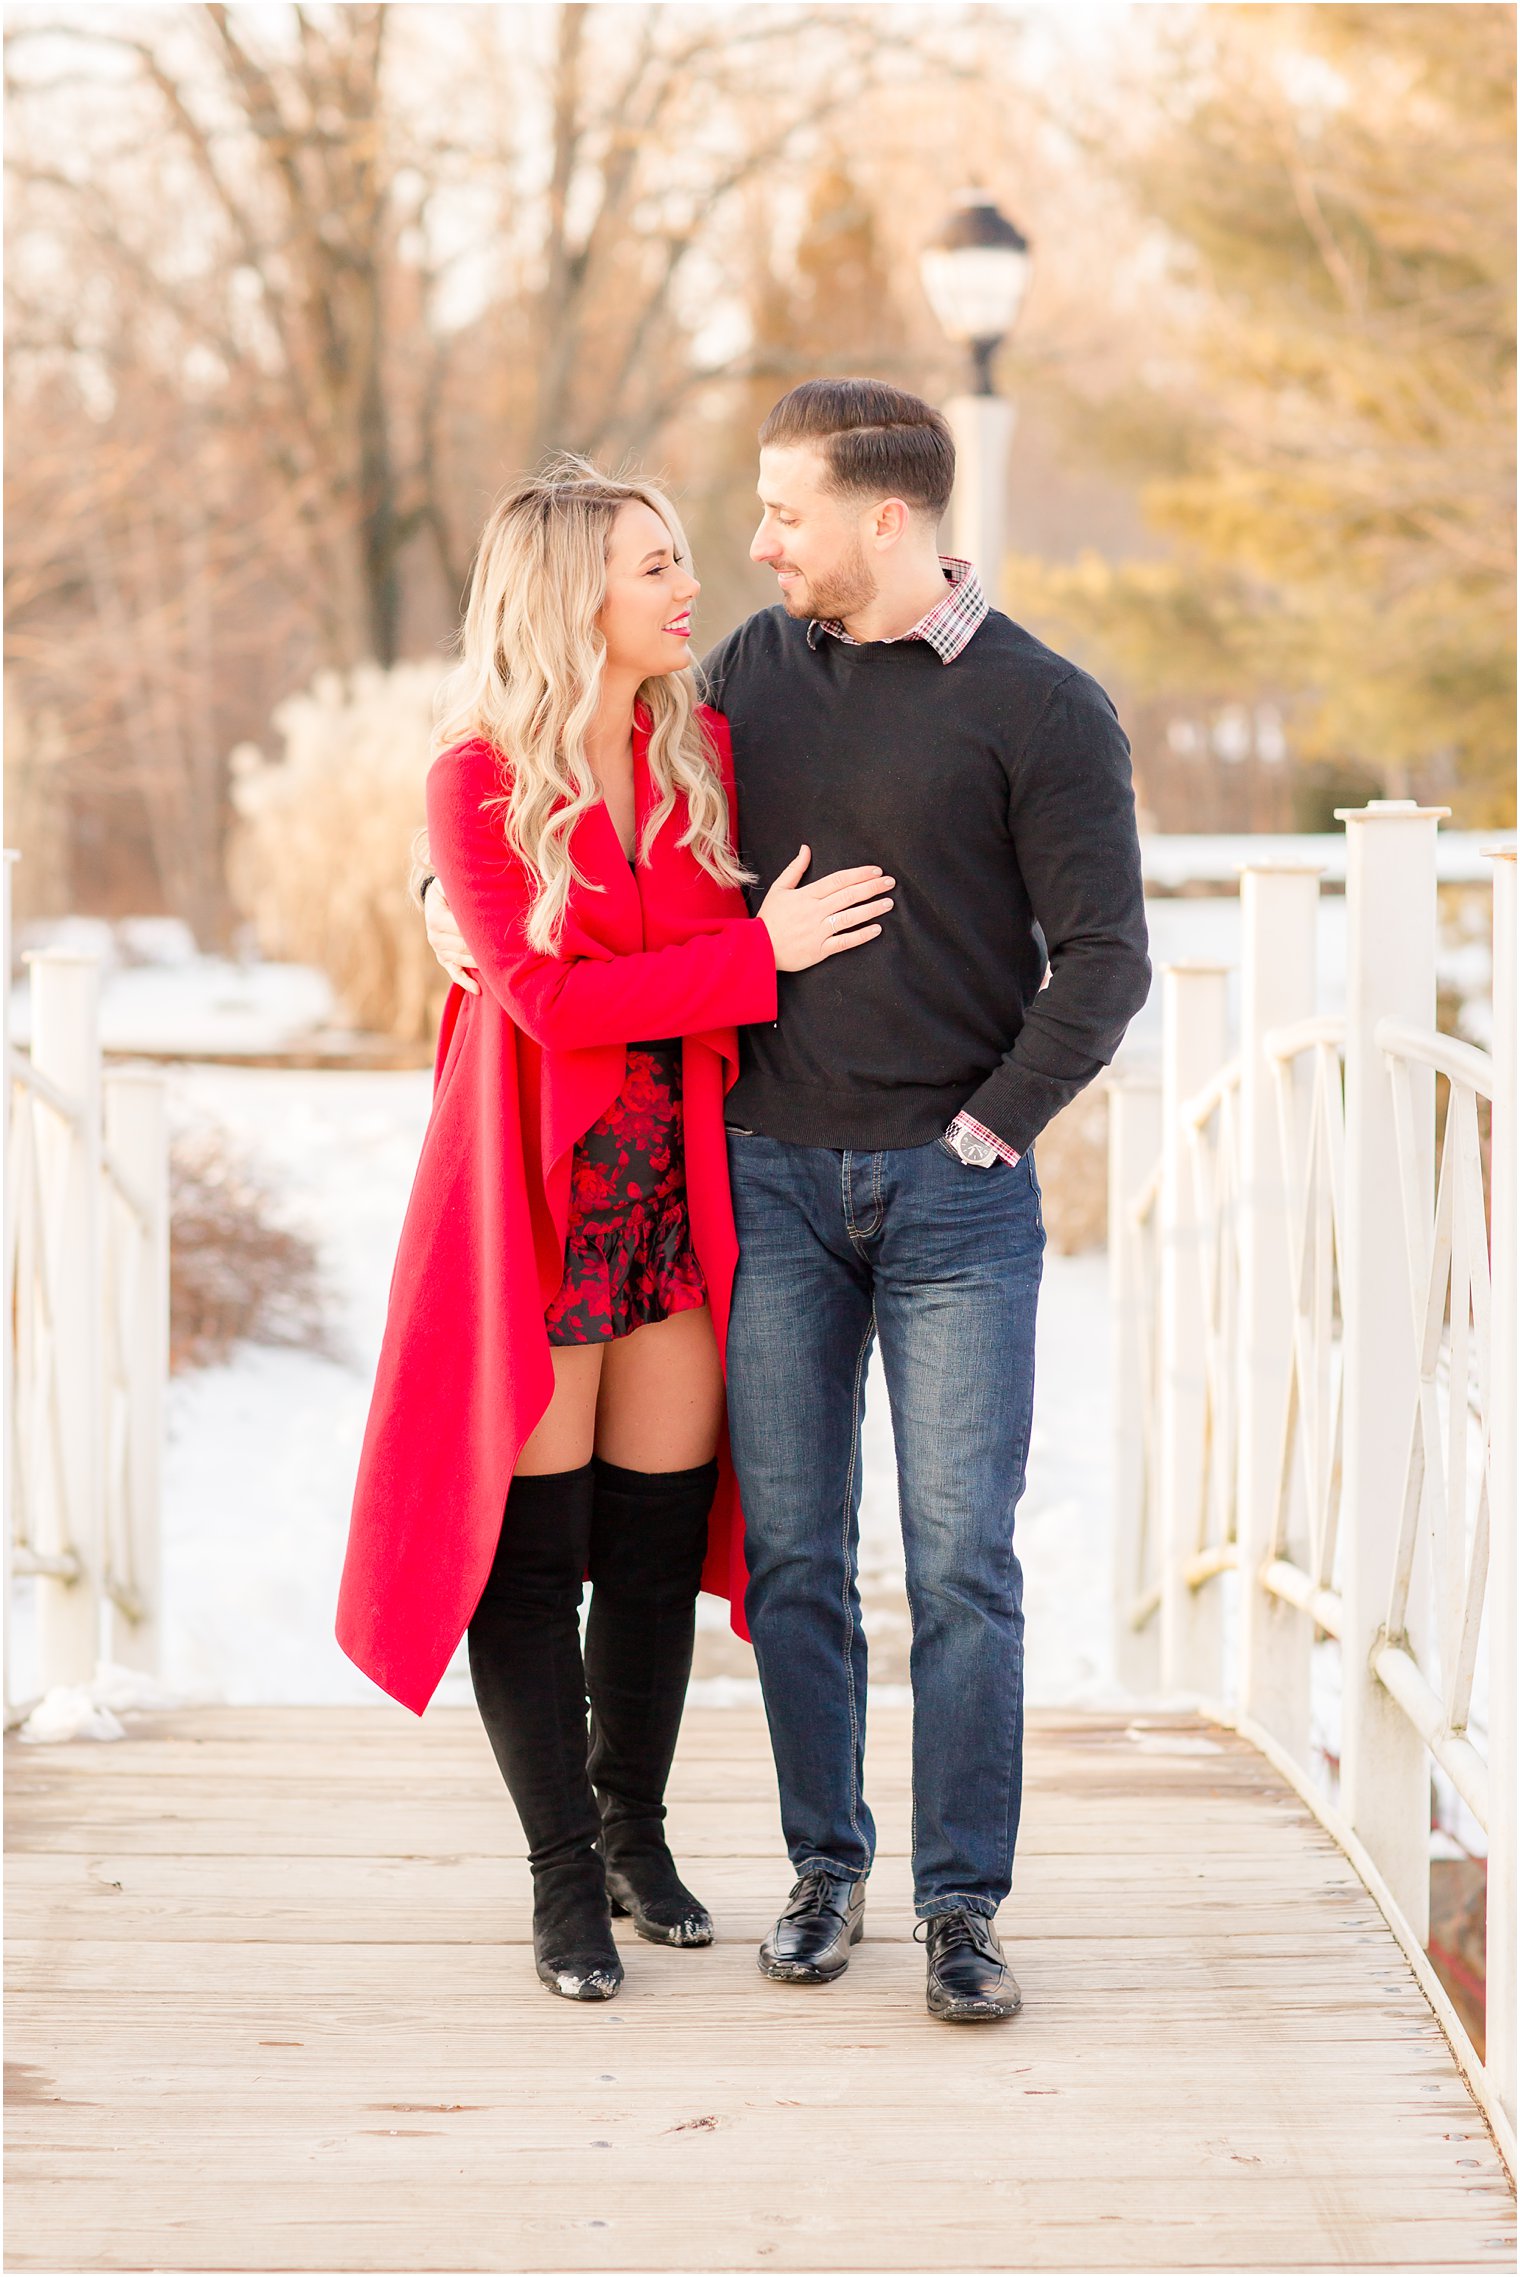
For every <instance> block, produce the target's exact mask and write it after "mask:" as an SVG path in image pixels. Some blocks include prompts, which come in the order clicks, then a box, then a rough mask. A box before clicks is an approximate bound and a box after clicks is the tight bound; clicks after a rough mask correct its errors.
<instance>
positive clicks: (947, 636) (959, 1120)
mask: <svg viewBox="0 0 1520 2277" xmlns="http://www.w3.org/2000/svg"><path fill="white" fill-rule="evenodd" d="M939 565H940V568H941V569H942V570H943V571H944V573H945V580H946V583H947V584H948V585H949V588H950V590H949V592H948V593H947V594H946V595H945V598H944V599H943V601H936V602H935V604H934V606H933V608H932V609H930V610H928V611H927V613H926V614H925V615H923V616H921V617H920V618H919V620H918V623H917V624H916V625H913V626H911V627H910V628H909V630H908V631H907V632H905V633H899V634H898V636H897V637H898V639H899V640H926V641H927V642H928V643H929V646H930V647H931V648H932V649H933V650H934V652H935V654H936V655H937V656H938V658H939V660H940V662H941V664H953V663H954V662H955V660H956V658H957V657H958V656H959V655H960V652H961V650H962V649H963V648H964V647H965V645H966V643H967V641H968V640H970V638H971V636H972V634H973V633H974V632H975V631H976V630H977V627H978V626H979V625H981V624H982V623H984V622H985V620H986V616H987V609H988V601H987V596H986V594H985V593H984V592H983V591H982V581H981V579H980V578H979V577H978V576H977V574H976V571H975V570H974V569H973V568H972V566H971V564H970V562H969V561H962V560H960V559H959V557H958V556H957V555H955V554H953V553H942V554H941V555H940V557H939ZM823 633H829V634H831V635H832V637H833V638H834V639H835V640H842V641H843V642H844V644H845V646H846V648H860V647H862V646H863V645H864V643H863V642H861V641H858V640H856V638H855V636H854V634H853V633H847V632H846V631H845V629H844V626H843V625H842V624H841V623H840V621H839V619H838V618H837V617H814V619H813V620H812V622H811V624H810V625H809V626H808V629H807V637H808V646H809V648H816V647H817V646H818V641H819V637H820V635H821V634H823ZM950 1128H951V1129H952V1130H962V1131H966V1132H969V1134H970V1135H971V1137H972V1138H979V1139H982V1140H984V1141H985V1142H986V1144H987V1145H988V1146H990V1147H992V1148H993V1149H994V1151H995V1152H996V1153H998V1154H1000V1155H1001V1156H1002V1158H1003V1160H1004V1161H1005V1162H1017V1161H1018V1159H1019V1158H1018V1155H1017V1153H1016V1152H1015V1151H1014V1149H1013V1148H1012V1147H1011V1146H1010V1145H1009V1144H1008V1142H1007V1140H1006V1139H1000V1138H999V1137H998V1135H997V1133H996V1131H989V1130H988V1129H987V1127H986V1125H985V1124H984V1123H979V1122H977V1121H976V1120H975V1119H974V1117H972V1116H970V1115H968V1114H966V1113H965V1111H964V1109H963V1110H962V1112H961V1113H960V1114H958V1115H957V1116H956V1117H955V1118H954V1120H953V1122H952V1123H951V1125H950Z"/></svg>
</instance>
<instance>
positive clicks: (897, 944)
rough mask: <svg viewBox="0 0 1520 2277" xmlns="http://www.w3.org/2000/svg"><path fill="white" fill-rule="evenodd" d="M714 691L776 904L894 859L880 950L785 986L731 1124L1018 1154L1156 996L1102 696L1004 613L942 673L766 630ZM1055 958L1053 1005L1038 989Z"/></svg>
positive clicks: (748, 1049)
mask: <svg viewBox="0 0 1520 2277" xmlns="http://www.w3.org/2000/svg"><path fill="white" fill-rule="evenodd" d="M704 671H705V673H706V676H707V681H708V685H709V688H710V691H711V700H712V702H713V703H714V704H715V705H716V706H717V707H718V708H719V710H721V711H722V712H723V713H724V714H725V715H726V717H727V719H728V721H729V724H730V726H731V728H732V730H733V742H734V764H735V771H736V779H737V789H738V803H739V830H740V845H741V850H742V852H743V855H744V859H745V861H746V863H747V864H748V866H749V867H750V868H751V869H753V870H754V871H755V872H756V874H757V876H758V878H759V881H760V882H759V885H758V887H755V888H752V889H751V895H750V901H751V907H752V908H758V907H759V903H760V899H761V897H762V895H763V894H764V891H765V889H766V888H767V887H768V886H769V885H770V883H771V881H772V880H773V879H774V878H775V876H776V874H777V872H778V871H779V870H781V869H782V868H784V867H785V865H786V863H787V862H789V861H790V860H791V858H792V856H793V855H794V854H795V853H796V851H797V849H798V847H799V846H800V845H803V844H806V845H808V846H810V847H811V848H812V856H813V859H812V867H811V869H810V870H809V872H808V877H809V878H820V877H822V876H824V875H825V873H826V872H828V871H830V870H836V869H845V868H849V867H853V866H854V865H855V864H857V863H862V862H879V863H880V864H881V865H882V867H883V869H884V870H886V871H887V872H888V873H889V874H890V875H891V876H893V877H895V878H896V880H897V885H896V888H895V891H894V895H893V899H894V901H895V903H896V906H895V908H893V909H892V910H891V911H890V912H889V913H888V914H887V916H886V917H885V918H884V919H883V920H882V930H881V933H880V935H879V937H878V938H877V939H876V940H874V941H869V942H867V943H866V944H865V946H864V947H863V948H858V949H846V950H842V951H840V952H839V954H837V955H836V956H832V957H826V958H825V959H824V961H823V962H822V963H821V964H818V965H814V966H812V967H811V968H810V969H809V970H808V971H807V972H797V973H783V974H782V975H781V983H780V995H779V999H778V1014H779V1017H778V1019H777V1021H776V1022H775V1024H774V1025H773V1026H763V1027H759V1026H757V1027H751V1028H746V1029H745V1030H743V1031H742V1035H741V1054H742V1059H741V1069H740V1076H739V1081H738V1083H737V1084H736V1085H735V1087H734V1089H733V1090H732V1091H731V1092H730V1093H729V1095H728V1099H727V1102H726V1108H725V1112H726V1114H727V1118H728V1120H729V1121H730V1122H731V1123H736V1124H739V1125H740V1126H742V1127H744V1128H746V1129H749V1130H754V1131H760V1132H763V1133H765V1134H766V1135H767V1136H768V1137H771V1138H776V1139H786V1140H789V1141H791V1142H793V1143H794V1144H797V1145H803V1146H827V1147H864V1148H876V1147H893V1146H922V1145H925V1144H926V1143H927V1142H928V1141H929V1140H931V1139H933V1138H935V1137H937V1136H938V1134H939V1133H940V1132H941V1131H942V1130H943V1129H944V1127H945V1125H946V1124H947V1123H948V1122H949V1121H950V1119H951V1117H952V1116H953V1115H955V1114H956V1113H957V1112H959V1110H960V1109H961V1108H965V1109H966V1110H967V1111H968V1112H969V1113H970V1114H972V1115H974V1116H975V1117H976V1119H977V1121H978V1122H980V1123H984V1124H985V1125H986V1126H987V1128H988V1129H989V1130H992V1131H995V1132H996V1133H997V1135H998V1137H999V1138H1002V1139H1004V1140H1006V1141H1007V1142H1008V1144H1009V1145H1010V1146H1013V1147H1016V1148H1017V1149H1018V1150H1019V1151H1020V1152H1022V1151H1023V1149H1024V1148H1025V1147H1027V1146H1028V1145H1029V1144H1030V1143H1031V1141H1032V1140H1033V1139H1034V1138H1035V1136H1036V1135H1037V1133H1038V1132H1039V1131H1041V1130H1042V1129H1043V1128H1044V1126H1045V1124H1046V1123H1047V1122H1049V1120H1050V1118H1051V1116H1052V1115H1053V1114H1054V1113H1055V1112H1056V1110H1057V1109H1058V1108H1059V1107H1063V1106H1064V1105H1065V1104H1066V1102H1067V1101H1068V1100H1069V1099H1072V1098H1074V1097H1075V1096H1076V1094H1077V1093H1078V1092H1079V1091H1080V1090H1081V1089H1082V1088H1083V1086H1084V1085H1085V1084H1087V1083H1090V1082H1091V1081H1092V1078H1093V1077H1094V1076H1095V1075H1096V1074H1097V1072H1098V1070H1099V1069H1100V1068H1101V1067H1103V1066H1105V1065H1106V1064H1107V1062H1108V1061H1109V1060H1110V1059H1111V1058H1112V1057H1113V1054H1114V1052H1115V1050H1116V1049H1117V1047H1118V1044H1119V1041H1120V1038H1121V1037H1122V1036H1123V1034H1124V1030H1125V1028H1126V1026H1127V1025H1128V1023H1129V1021H1130V1020H1131V1019H1132V1018H1133V1016H1134V1014H1135V1013H1136V1012H1137V1011H1138V1010H1139V1009H1140V1006H1141V1005H1142V1004H1143V1003H1144V1002H1145V997H1146V992H1147V989H1148V987H1149V984H1150V964H1149V961H1148V959H1147V956H1146V931H1145V911H1144V906H1143V902H1142V898H1141V884H1140V847H1139V841H1138V839H1137V836H1136V832H1135V807H1134V795H1133V792H1132V790H1131V786H1130V769H1129V745H1128V743H1127V742H1126V740H1125V737H1124V733H1123V731H1122V729H1121V728H1120V726H1119V722H1118V720H1117V718H1116V717H1115V714H1114V709H1113V706H1112V704H1110V702H1109V700H1108V698H1107V696H1105V695H1104V693H1103V690H1102V689H1101V688H1100V687H1099V686H1098V684H1097V682H1096V681H1095V680H1092V679H1089V677H1088V676H1087V674H1086V673H1085V672H1081V671H1079V670H1077V668H1076V667H1075V666H1074V665H1072V664H1069V663H1068V662H1067V661H1066V660H1065V659H1064V658H1063V657H1060V656H1057V655H1055V654H1054V653H1053V651H1052V650H1050V649H1048V648H1046V647H1045V646H1044V645H1043V643H1042V642H1040V641H1038V640H1036V639H1035V638H1034V637H1033V635H1032V634H1030V633H1027V632H1025V631H1024V630H1023V629H1022V628H1021V627H1020V626H1018V625H1016V624H1014V623H1013V622H1012V621H1011V619H1010V618H1008V617H1005V616H1003V615H1001V614H1000V613H999V612H998V611H997V610H993V611H992V613H991V614H990V615H989V616H988V618H987V619H986V621H985V622H984V623H983V624H982V625H981V626H980V628H979V629H978V630H977V632H976V633H975V634H974V635H973V636H972V639H971V640H970V642H969V643H968V644H967V646H966V647H965V648H964V649H963V650H962V651H961V653H960V655H959V656H957V657H956V658H955V659H954V661H953V662H951V663H949V664H945V663H942V662H941V660H940V658H939V656H938V655H937V653H936V652H935V650H934V649H933V648H931V647H930V646H929V645H928V644H927V643H926V642H924V641H921V640H911V641H894V642H874V643H870V644H865V645H862V646H859V647H852V646H848V645H846V644H844V643H842V642H840V641H838V640H836V639H834V638H832V637H831V636H830V635H828V634H826V633H825V634H821V635H819V637H818V641H817V646H816V648H814V647H811V646H810V645H809V642H808V632H807V626H806V625H805V624H804V623H802V622H800V621H798V620H796V619H794V618H791V617H789V616H788V615H787V613H786V611H785V610H784V609H782V608H774V609H766V610H763V611H761V613H760V614H759V615H757V616H753V617H751V618H749V620H748V621H747V622H746V623H745V624H742V625H740V626H739V627H738V629H737V630H736V631H734V632H732V633H730V634H729V636H728V638H727V639H726V640H724V641H721V642H720V643H719V645H718V646H717V648H715V649H714V650H713V652H712V654H711V655H710V656H709V657H708V658H707V659H706V662H705V665H704ZM1047 955H1048V958H1049V964H1050V980H1049V984H1048V986H1046V987H1044V988H1043V989H1042V988H1041V985H1040V984H1041V981H1042V979H1043V977H1044V974H1045V967H1046V960H1047Z"/></svg>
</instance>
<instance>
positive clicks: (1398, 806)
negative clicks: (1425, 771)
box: [1334, 799, 1451, 823]
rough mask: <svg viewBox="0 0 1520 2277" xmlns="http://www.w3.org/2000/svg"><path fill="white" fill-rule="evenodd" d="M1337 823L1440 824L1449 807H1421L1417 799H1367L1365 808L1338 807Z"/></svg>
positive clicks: (1448, 811)
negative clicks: (1433, 822) (1431, 822)
mask: <svg viewBox="0 0 1520 2277" xmlns="http://www.w3.org/2000/svg"><path fill="white" fill-rule="evenodd" d="M1334 812H1335V819H1336V821H1337V822H1345V823H1352V822H1430V821H1435V822H1441V821H1444V820H1445V818H1446V817H1447V816H1448V815H1449V814H1450V813H1451V808H1450V807H1449V806H1421V805H1420V803H1419V801H1418V799H1369V800H1368V801H1367V804H1366V805H1365V806H1338V807H1336V808H1335V810H1334Z"/></svg>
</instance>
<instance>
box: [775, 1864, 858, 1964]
mask: <svg viewBox="0 0 1520 2277" xmlns="http://www.w3.org/2000/svg"><path fill="white" fill-rule="evenodd" d="M865 1926H866V1885H865V1883H864V1882H863V1881H857V1880H856V1879H855V1878H854V1877H853V1876H851V1875H849V1874H830V1873H826V1872H825V1871H824V1870H823V1868H822V1867H818V1868H815V1869H814V1871H813V1872H812V1873H809V1874H804V1875H803V1876H802V1878H801V1880H800V1881H798V1882H797V1883H796V1884H795V1886H794V1887H793V1890H792V1894H791V1896H790V1897H789V1898H788V1899H787V1901H786V1906H785V1909H784V1910H783V1912H782V1915H781V1918H780V1920H779V1921H778V1922H777V1924H776V1926H775V1928H774V1929H773V1930H772V1931H771V1933H770V1935H769V1937H767V1938H766V1940H765V1943H764V1944H763V1945H762V1946H761V1948H760V1974H761V1975H762V1976H766V1977H774V1978H775V1979H776V1981H777V1983H778V1984H828V1983H829V1982H830V1980H831V1979H832V1978H834V1977H841V1976H843V1975H844V1972H845V1970H846V1969H847V1968H848V1967H849V1965H850V1947H851V1946H852V1945H858V1944H859V1943H860V1940H861V1938H862V1937H863V1936H864V1934H865Z"/></svg>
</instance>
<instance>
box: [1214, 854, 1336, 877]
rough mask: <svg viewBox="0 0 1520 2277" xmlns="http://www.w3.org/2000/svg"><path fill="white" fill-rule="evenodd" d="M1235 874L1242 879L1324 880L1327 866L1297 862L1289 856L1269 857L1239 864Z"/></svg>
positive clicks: (1321, 863)
mask: <svg viewBox="0 0 1520 2277" xmlns="http://www.w3.org/2000/svg"><path fill="white" fill-rule="evenodd" d="M1235 874H1236V876H1237V877H1242V878H1322V877H1323V876H1324V875H1325V865H1324V863H1323V862H1296V861H1294V860H1293V859H1292V857H1291V856H1290V855H1287V854H1284V855H1282V856H1281V857H1280V858H1279V859H1274V858H1273V857H1272V856H1271V855H1268V856H1267V858H1266V859H1265V860H1264V861H1259V862H1237V863H1236V864H1235Z"/></svg>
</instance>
